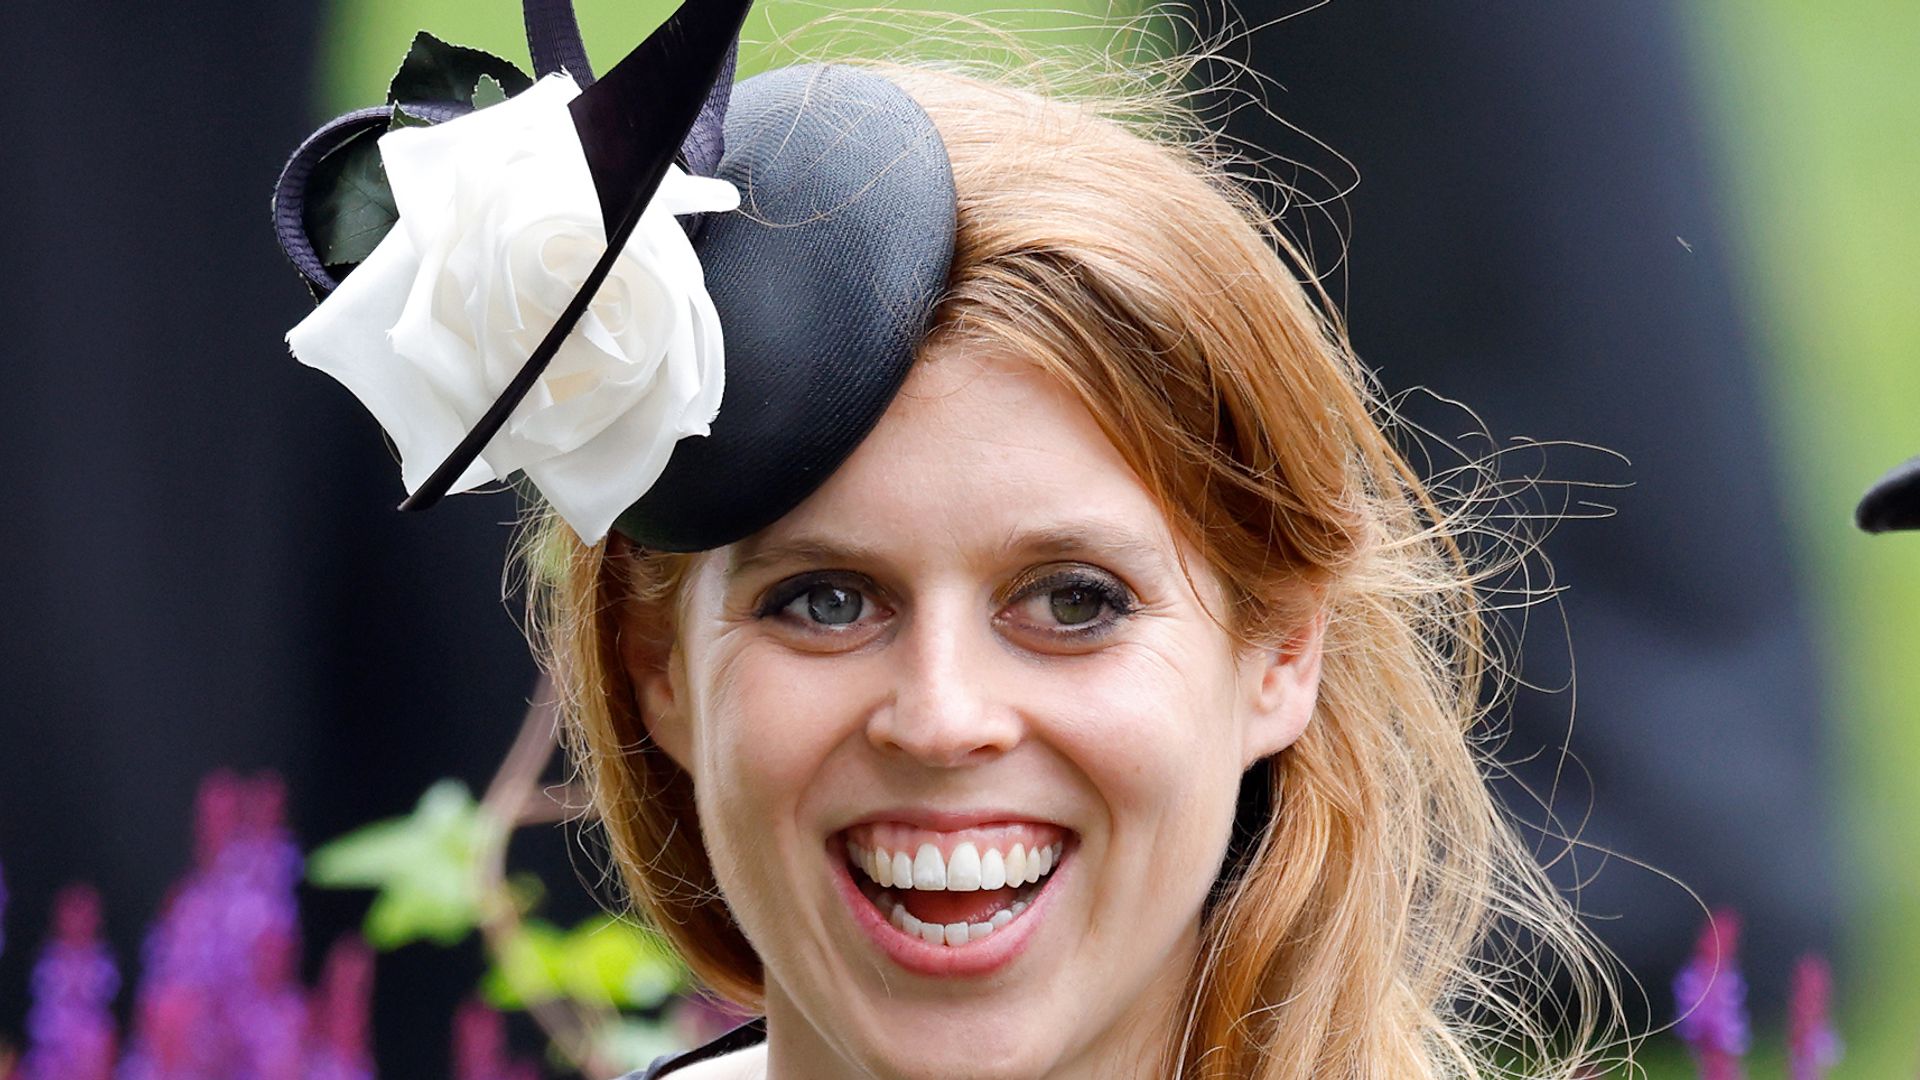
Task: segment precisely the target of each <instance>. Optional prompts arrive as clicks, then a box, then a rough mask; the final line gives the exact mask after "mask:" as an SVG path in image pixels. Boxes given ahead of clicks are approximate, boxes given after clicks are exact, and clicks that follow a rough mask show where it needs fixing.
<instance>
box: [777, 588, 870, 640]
mask: <svg viewBox="0 0 1920 1080" xmlns="http://www.w3.org/2000/svg"><path fill="white" fill-rule="evenodd" d="M758 614H759V615H760V617H761V618H774V617H777V618H779V619H780V620H781V621H782V622H785V623H788V624H790V625H793V626H796V627H798V628H800V629H803V630H817V631H822V632H829V633H831V632H845V631H848V630H851V629H853V628H855V627H857V626H860V625H864V624H866V623H871V622H873V621H874V620H875V619H877V618H879V617H881V616H883V615H885V614H886V612H885V610H884V609H883V608H881V606H880V605H879V604H877V603H875V602H874V601H873V600H872V599H871V598H870V597H869V596H868V594H867V590H866V589H865V588H864V587H863V586H862V585H861V584H860V583H859V582H856V581H847V580H836V579H826V580H822V579H821V578H818V577H802V578H798V579H795V580H793V581H788V582H783V583H782V584H781V585H780V586H778V587H777V588H775V589H774V590H773V591H772V592H771V593H770V594H768V596H767V598H766V600H765V602H763V603H762V604H761V605H760V609H759V612H758Z"/></svg>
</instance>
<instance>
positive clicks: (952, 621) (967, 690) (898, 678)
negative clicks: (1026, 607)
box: [867, 603, 1021, 768]
mask: <svg viewBox="0 0 1920 1080" xmlns="http://www.w3.org/2000/svg"><path fill="white" fill-rule="evenodd" d="M966 606H967V605H963V604H959V603H955V604H952V605H943V606H942V607H943V608H951V610H941V609H929V608H926V607H923V608H922V609H921V610H920V611H919V612H917V613H916V617H915V618H914V620H913V621H912V622H911V623H910V624H909V625H908V626H907V627H906V628H905V631H904V633H902V634H901V636H900V637H898V638H896V639H895V640H894V642H893V644H892V647H891V648H889V650H888V652H889V653H890V654H891V655H889V656H888V660H889V662H891V663H892V664H894V665H895V668H894V692H893V695H892V697H891V698H890V699H889V700H888V701H887V702H885V703H884V704H882V705H881V706H880V707H879V708H878V709H876V710H875V711H874V713H873V714H872V716H871V717H870V719H869V721H868V724H867V738H868V741H869V742H871V743H872V744H873V746H874V747H875V748H877V749H879V750H881V751H883V752H886V753H889V754H902V755H905V756H908V757H911V758H913V759H914V760H916V761H918V762H920V763H922V764H925V765H929V766H932V767H935V768H953V767H956V766H961V765H970V764H978V763H980V762H984V761H987V760H990V759H991V758H993V757H996V756H998V755H1000V754H1003V753H1005V752H1006V751H1008V750H1011V749H1012V748H1013V747H1014V746H1015V745H1016V744H1017V743H1018V742H1019V741H1020V730H1021V728H1020V717H1019V714H1018V711H1017V709H1016V708H1015V707H1014V705H1013V703H1012V702H1010V701H1007V700H1006V699H1005V698H1004V697H1003V696H1001V695H1000V694H999V693H997V690H998V688H999V686H1000V684H1001V682H1002V678H1003V675H1002V674H1001V673H1000V672H999V671H998V670H997V669H998V668H999V667H1000V665H1002V664H1004V663H1005V662H1006V660H1007V657H1006V655H1005V653H1004V651H1003V650H1002V649H1001V648H1000V645H999V643H998V642H997V641H996V640H995V639H994V636H993V632H992V629H991V628H990V627H989V626H988V625H987V624H986V621H985V619H984V618H983V617H981V616H978V615H976V614H973V613H972V612H970V611H965V610H963V609H964V608H965V607H966Z"/></svg>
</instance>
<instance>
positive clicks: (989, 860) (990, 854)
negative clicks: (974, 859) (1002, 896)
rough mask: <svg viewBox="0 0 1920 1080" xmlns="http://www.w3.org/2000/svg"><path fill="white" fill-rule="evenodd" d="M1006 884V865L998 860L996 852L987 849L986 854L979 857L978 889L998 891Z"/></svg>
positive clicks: (1001, 860)
mask: <svg viewBox="0 0 1920 1080" xmlns="http://www.w3.org/2000/svg"><path fill="white" fill-rule="evenodd" d="M1006 884H1007V864H1006V862H1005V861H1004V860H1003V859H1001V858H1000V853H999V852H998V851H995V850H994V849H993V848H988V849H987V853H986V854H985V855H982V856H980V887H981V888H983V889H999V888H1003V887H1005V885H1006Z"/></svg>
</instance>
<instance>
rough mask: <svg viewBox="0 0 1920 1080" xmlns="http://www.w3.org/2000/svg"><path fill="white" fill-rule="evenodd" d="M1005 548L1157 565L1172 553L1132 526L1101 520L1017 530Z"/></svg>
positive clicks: (1020, 552)
mask: <svg viewBox="0 0 1920 1080" xmlns="http://www.w3.org/2000/svg"><path fill="white" fill-rule="evenodd" d="M1005 549H1006V551H1007V552H1008V553H1010V554H1018V555H1050V556H1056V557H1058V556H1065V555H1104V556H1110V557H1117V558H1120V559H1122V560H1125V561H1130V562H1135V563H1143V564H1147V565H1150V566H1156V567H1166V566H1168V565H1170V560H1169V555H1170V554H1171V552H1170V551H1169V549H1168V548H1167V546H1166V545H1165V544H1161V543H1156V542H1155V541H1154V540H1153V539H1151V538H1149V537H1146V536H1142V535H1140V534H1139V533H1137V532H1134V531H1133V530H1131V529H1127V528H1123V527H1119V526H1114V525H1108V524H1105V523H1098V522H1092V523H1086V524H1074V525H1062V526H1056V527H1052V528H1046V529H1037V530H1033V531H1031V532H1018V533H1014V534H1013V535H1012V536H1009V537H1008V538H1007V543H1006V545H1005Z"/></svg>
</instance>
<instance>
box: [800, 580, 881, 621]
mask: <svg viewBox="0 0 1920 1080" xmlns="http://www.w3.org/2000/svg"><path fill="white" fill-rule="evenodd" d="M802 602H804V603H805V606H806V614H807V618H809V619H812V620H813V621H814V622H817V623H819V624H820V625H822V626H847V625H850V624H852V623H854V622H856V621H858V620H859V618H860V613H861V611H862V610H864V609H865V607H866V601H865V599H864V598H862V597H861V595H860V594H859V593H857V592H855V591H853V590H852V589H843V588H841V587H840V586H838V585H815V586H814V587H813V588H811V589H808V590H807V591H806V592H804V593H802V594H801V595H799V596H797V597H794V599H793V601H792V602H791V603H790V604H788V607H790V608H791V607H795V606H798V605H800V604H801V603H802Z"/></svg>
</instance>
